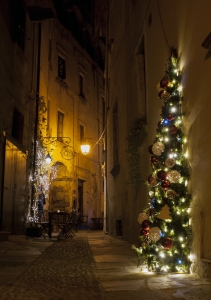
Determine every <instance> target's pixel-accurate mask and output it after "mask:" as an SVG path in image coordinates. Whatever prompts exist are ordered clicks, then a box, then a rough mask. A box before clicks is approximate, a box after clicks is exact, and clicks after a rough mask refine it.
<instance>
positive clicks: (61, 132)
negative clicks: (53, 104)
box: [57, 111, 64, 140]
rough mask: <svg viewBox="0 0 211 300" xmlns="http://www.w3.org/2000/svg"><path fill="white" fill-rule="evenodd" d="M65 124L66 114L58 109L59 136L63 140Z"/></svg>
mask: <svg viewBox="0 0 211 300" xmlns="http://www.w3.org/2000/svg"><path fill="white" fill-rule="evenodd" d="M63 126H64V114H63V113H61V112H60V111H58V122H57V138H58V140H61V139H62V137H63Z"/></svg>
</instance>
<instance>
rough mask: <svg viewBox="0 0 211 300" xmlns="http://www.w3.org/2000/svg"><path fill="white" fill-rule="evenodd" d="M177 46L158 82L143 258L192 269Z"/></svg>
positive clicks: (151, 266) (163, 266)
mask: <svg viewBox="0 0 211 300" xmlns="http://www.w3.org/2000/svg"><path fill="white" fill-rule="evenodd" d="M178 64H179V57H178V54H177V50H176V49H174V48H171V49H170V57H169V59H168V63H167V67H166V72H165V76H164V77H163V78H162V79H161V81H160V82H159V84H158V85H157V89H158V97H159V99H160V100H161V101H162V102H163V105H162V109H161V113H160V121H159V122H158V126H157V130H156V137H155V140H154V142H153V144H152V145H150V146H149V154H150V155H151V157H150V161H151V169H152V173H151V174H150V175H149V176H148V180H147V186H148V191H149V205H148V207H147V208H146V209H145V210H144V211H143V212H142V213H140V214H139V216H138V222H139V223H140V225H141V229H140V243H141V246H140V247H136V246H134V245H133V249H134V250H135V252H136V254H137V256H138V264H143V263H145V264H146V265H147V267H148V270H150V271H157V272H179V273H184V272H189V267H190V263H191V262H190V236H191V225H190V202H191V196H190V194H189V193H188V181H189V171H188V151H187V139H186V136H185V134H184V132H183V131H182V125H183V122H182V118H183V115H182V109H181V105H182V99H183V97H182V85H181V71H180V70H179V66H178Z"/></svg>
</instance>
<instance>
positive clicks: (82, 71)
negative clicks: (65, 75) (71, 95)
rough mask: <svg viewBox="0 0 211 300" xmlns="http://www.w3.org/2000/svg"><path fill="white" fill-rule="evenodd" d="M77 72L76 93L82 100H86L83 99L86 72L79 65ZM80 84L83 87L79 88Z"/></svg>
mask: <svg viewBox="0 0 211 300" xmlns="http://www.w3.org/2000/svg"><path fill="white" fill-rule="evenodd" d="M78 70H79V76H78V81H79V87H78V89H79V93H78V95H79V97H80V98H81V99H82V100H86V97H85V79H86V77H87V72H86V70H85V69H84V67H83V66H82V65H81V64H79V65H78ZM82 78H83V82H81V79H82ZM81 83H82V84H83V86H81Z"/></svg>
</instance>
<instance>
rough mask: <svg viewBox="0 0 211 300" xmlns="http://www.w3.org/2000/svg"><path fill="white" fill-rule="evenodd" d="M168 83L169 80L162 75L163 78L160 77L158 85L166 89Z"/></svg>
mask: <svg viewBox="0 0 211 300" xmlns="http://www.w3.org/2000/svg"><path fill="white" fill-rule="evenodd" d="M168 85H169V80H168V77H167V76H165V77H163V79H161V81H160V87H161V88H162V89H166V88H167V86H168Z"/></svg>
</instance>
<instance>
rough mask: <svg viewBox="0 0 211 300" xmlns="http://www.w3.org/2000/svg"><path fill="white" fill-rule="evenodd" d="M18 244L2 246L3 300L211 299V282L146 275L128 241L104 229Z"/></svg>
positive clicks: (185, 276)
mask: <svg viewBox="0 0 211 300" xmlns="http://www.w3.org/2000/svg"><path fill="white" fill-rule="evenodd" d="M14 240H15V242H14ZM14 240H13V238H11V241H9V242H7V243H6V242H3V243H0V300H25V299H26V300H65V299H68V300H75V299H77V300H85V299H88V300H177V299H178V300H182V299H185V300H199V299H200V300H210V299H211V283H210V282H208V281H206V280H202V279H198V278H196V277H193V276H192V275H189V274H183V275H181V274H156V273H149V272H145V268H143V267H139V268H137V266H136V263H137V258H136V255H135V253H134V251H133V250H132V249H131V245H130V244H129V243H127V242H125V241H122V240H121V239H120V238H115V237H111V236H109V235H106V234H104V232H102V231H79V232H78V233H77V234H76V237H74V238H73V239H68V240H66V241H64V240H63V241H60V242H57V240H56V239H54V238H53V239H50V240H47V239H46V240H45V239H43V238H41V239H39V238H38V239H37V238H36V239H26V238H24V237H21V238H20V237H15V238H14ZM16 251H17V252H16ZM24 253H26V257H25V260H24V255H23V254H24ZM15 254H17V255H15ZM22 260H23V261H22ZM10 272H11V275H10Z"/></svg>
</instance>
